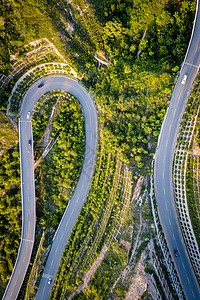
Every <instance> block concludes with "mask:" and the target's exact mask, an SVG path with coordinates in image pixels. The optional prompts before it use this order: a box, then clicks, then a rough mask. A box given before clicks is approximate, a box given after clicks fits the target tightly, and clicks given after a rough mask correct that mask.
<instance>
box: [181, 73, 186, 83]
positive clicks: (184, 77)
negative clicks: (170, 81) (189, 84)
mask: <svg viewBox="0 0 200 300" xmlns="http://www.w3.org/2000/svg"><path fill="white" fill-rule="evenodd" d="M186 80H187V75H186V74H185V75H184V76H183V79H182V81H181V84H185V83H186Z"/></svg>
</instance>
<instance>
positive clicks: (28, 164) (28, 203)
mask: <svg viewBox="0 0 200 300" xmlns="http://www.w3.org/2000/svg"><path fill="white" fill-rule="evenodd" d="M29 140H31V141H32V125H31V122H30V121H29V120H27V118H26V117H25V116H23V117H22V118H20V119H19V141H20V143H19V146H20V160H21V161H20V162H21V163H20V169H21V191H22V233H21V243H20V248H19V252H18V256H17V260H16V263H15V266H14V269H13V272H12V275H11V278H10V280H9V282H8V285H7V288H6V290H5V293H4V296H3V299H6V300H12V299H16V298H17V295H18V293H19V291H20V288H21V285H22V283H23V280H24V277H25V275H26V271H27V268H28V265H29V262H30V258H31V253H32V249H33V244H34V238H35V185H34V166H33V145H32V143H31V145H29Z"/></svg>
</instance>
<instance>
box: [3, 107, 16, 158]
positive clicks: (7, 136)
mask: <svg viewBox="0 0 200 300" xmlns="http://www.w3.org/2000/svg"><path fill="white" fill-rule="evenodd" d="M17 140H18V136H17V133H16V131H15V130H14V129H13V126H12V124H11V123H10V121H9V120H8V118H7V117H6V116H5V115H4V113H2V112H1V111H0V155H2V154H3V152H4V151H5V150H6V149H9V148H10V147H12V146H14V145H15V144H16V143H17Z"/></svg>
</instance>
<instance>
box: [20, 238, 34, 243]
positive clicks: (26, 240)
mask: <svg viewBox="0 0 200 300" xmlns="http://www.w3.org/2000/svg"><path fill="white" fill-rule="evenodd" d="M22 241H25V242H30V243H34V241H31V240H28V239H22Z"/></svg>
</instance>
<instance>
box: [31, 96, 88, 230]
mask: <svg viewBox="0 0 200 300" xmlns="http://www.w3.org/2000/svg"><path fill="white" fill-rule="evenodd" d="M52 111H53V116H52V118H51V119H49V117H50V116H51V113H52ZM32 124H33V136H34V148H35V156H36V159H37V158H39V157H40V155H41V154H42V152H43V150H44V147H45V145H47V144H48V145H50V148H51V147H52V146H53V144H54V143H55V144H54V146H53V148H52V150H51V151H50V152H49V154H48V155H47V156H46V158H45V159H44V160H42V161H41V169H39V170H38V171H36V178H37V180H38V181H37V182H36V196H37V215H38V221H39V223H41V224H42V226H43V228H46V227H49V226H53V227H54V228H55V229H56V227H57V225H58V224H59V221H60V219H61V217H62V214H63V212H64V209H65V208H66V205H67V203H68V200H69V198H70V197H71V195H72V192H73V190H74V187H75V186H76V183H77V181H78V178H79V175H80V170H81V167H82V161H83V155H84V143H85V135H84V119H83V115H82V110H81V107H80V104H79V102H78V100H77V99H76V98H75V97H74V96H72V95H70V94H69V93H66V92H60V91H52V92H50V93H47V94H45V95H43V96H42V98H41V99H40V100H39V104H38V105H37V106H36V108H35V111H34V115H33V118H32ZM47 136H49V139H48V140H46V139H47ZM48 149H49V148H48ZM49 150H50V149H49Z"/></svg>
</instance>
